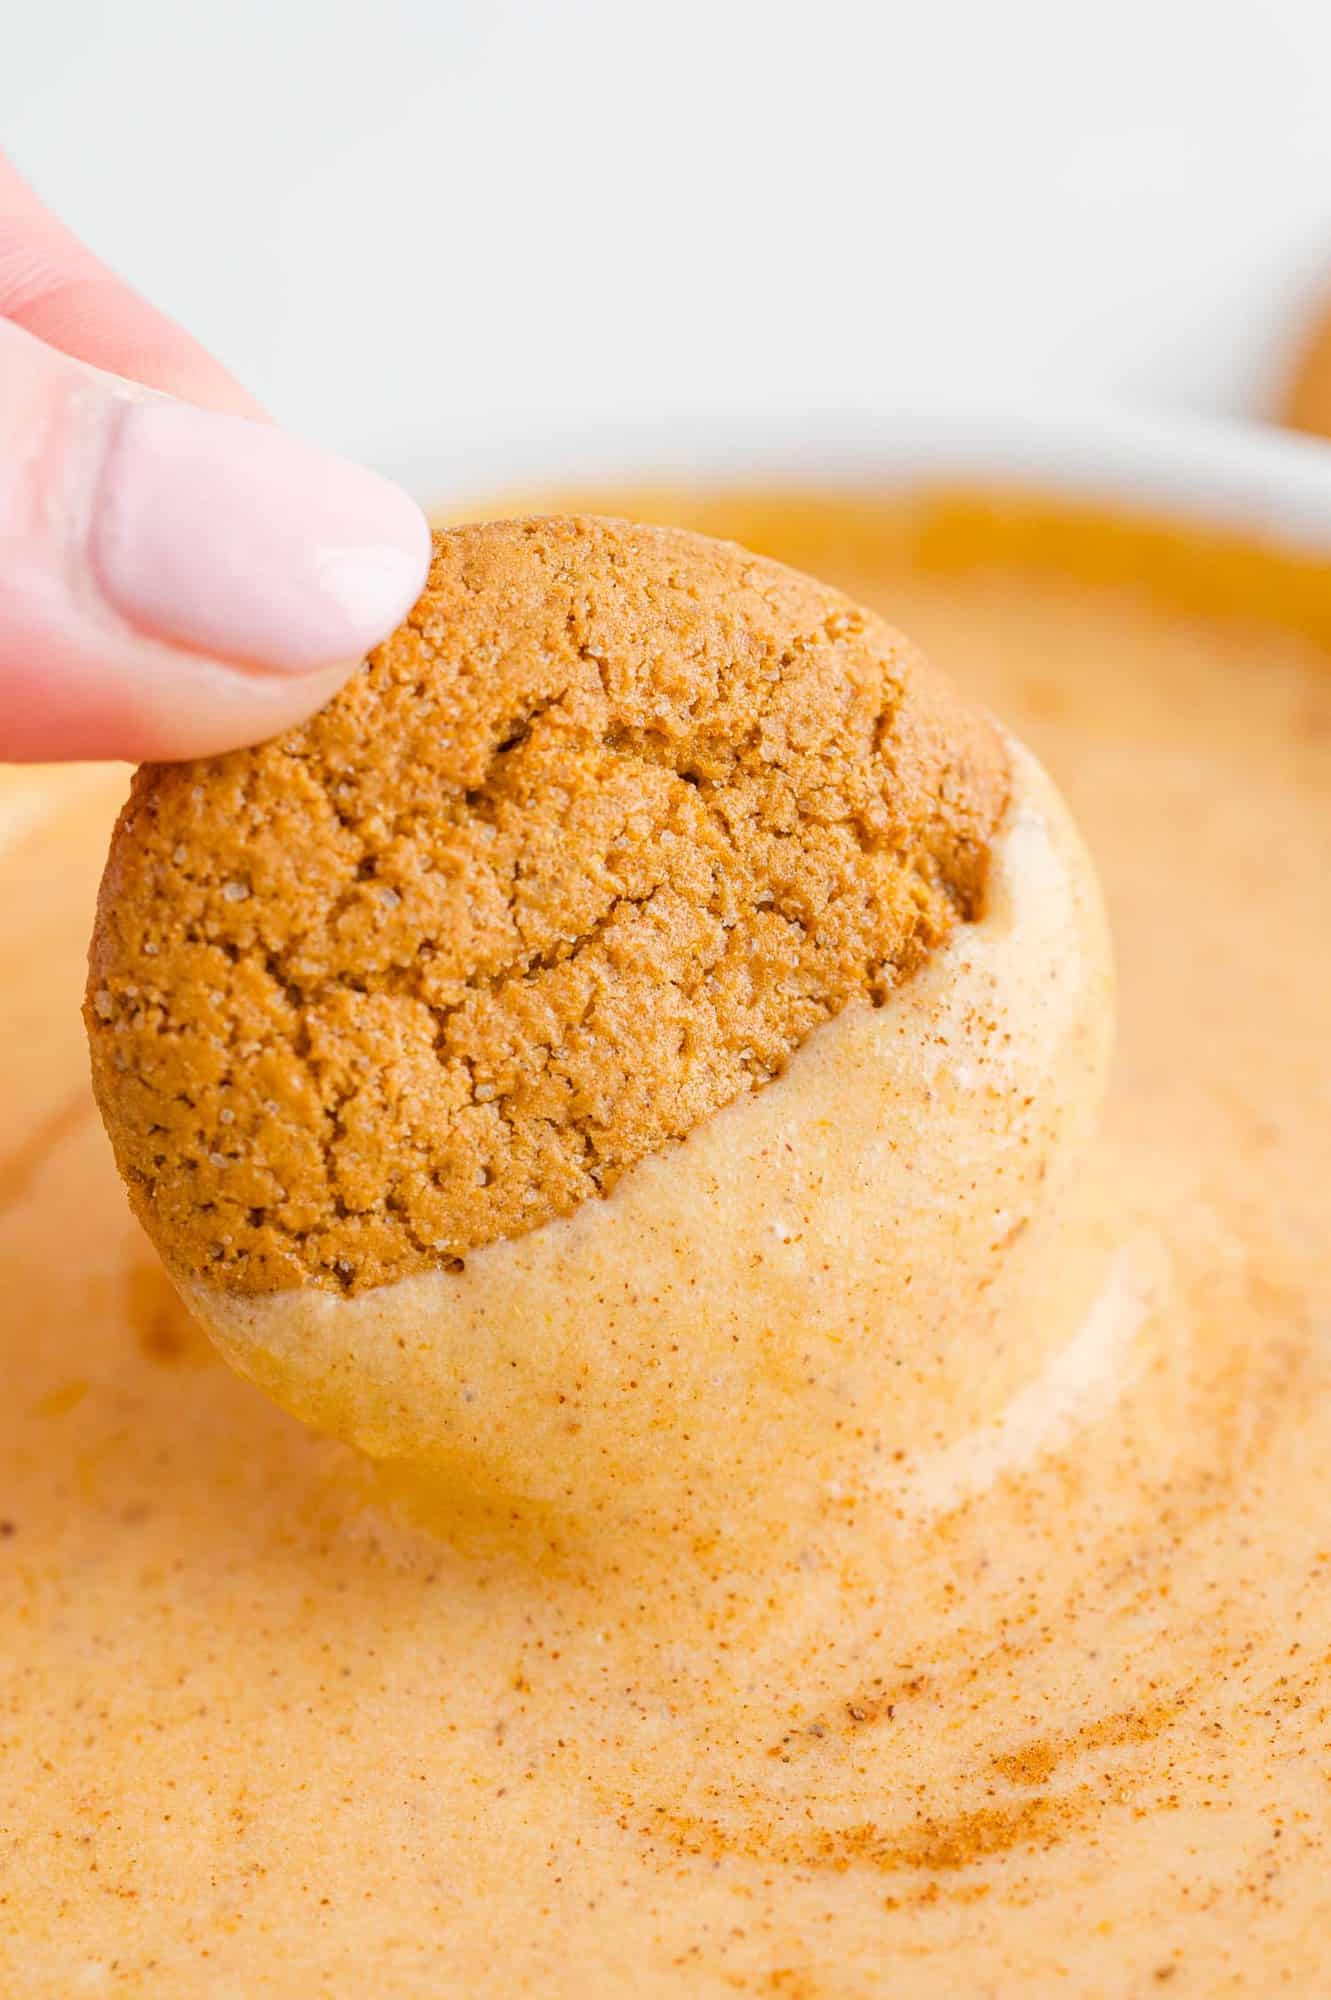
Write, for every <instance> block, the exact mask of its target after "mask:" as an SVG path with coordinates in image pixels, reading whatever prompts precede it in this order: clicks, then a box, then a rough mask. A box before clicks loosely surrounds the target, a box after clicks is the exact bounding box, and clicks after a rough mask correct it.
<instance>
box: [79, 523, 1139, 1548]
mask: <svg viewBox="0 0 1331 2000" xmlns="http://www.w3.org/2000/svg"><path fill="white" fill-rule="evenodd" d="M86 1013H87V1020H88V1025H89V1031H90V1035H91V1040H92V1051H93V1075H94V1081H95V1085H96V1088H97V1092H98V1098H99V1102H100V1103H101V1106H102V1109H103V1112H104V1115H105V1117H106V1119H107V1124H108V1129H109V1130H110V1132H111V1135H112V1139H113V1142H114V1144H115V1146H116V1152H117V1158H118V1160H119V1163H120V1166H121V1170H122V1172H123V1173H124V1174H125V1177H126V1180H127V1183H128V1186H129V1189H130V1193H131V1197H132V1199H133V1201H134V1205H135V1209H136V1212H137V1213H138V1215H139V1217H140V1219H141V1220H142V1221H143V1223H144V1225H145V1227H146V1228H147V1229H148V1231H149V1233H150V1235H152V1236H153V1238H154V1240H155V1241H156V1242H157V1244H158V1246H159V1248H160V1249H161V1251H162V1253H163V1255H164V1257H165V1258H166V1260H167V1263H168V1266H169V1268H170V1269H171V1270H172V1272H173V1274H174V1275H175V1277H176V1279H177V1281H178V1282H179V1283H180V1285H181V1287H182V1290H183V1292H184V1295H185V1297H186V1298H187V1299H188V1301H189V1303H190V1305H191V1307H192V1308H193V1310H194V1311H195V1312H196V1313H197V1314H198V1316H199V1317H200V1319H201V1320H202V1321H203V1323H204V1324H205V1325H207V1326H208V1327H209V1328H210V1329H211V1330H212V1331H213V1333H214V1335H215V1337H216V1338H217V1339H218V1341H219V1344H220V1345H221V1346H222V1349H223V1351H224V1352H225V1353H226V1354H227V1355H228V1357H229V1358H230V1359H232V1360H233V1361H235V1362H236V1364H237V1365H238V1366H240V1367H241V1368H242V1369H243V1370H244V1372H246V1373H248V1374H250V1375H252V1376H253V1377H254V1378H255V1379H256V1380H258V1381H260V1382H261V1383H263V1384H264V1386H266V1387H268V1388H270V1389H271V1390H272V1391H273V1393H275V1394H276V1395H277V1396H278V1397H279V1399H281V1400H283V1401H285V1402H287V1403H288V1404H289V1405H290V1407H292V1408H293V1409H295V1410H296V1411H297V1412H298V1413H299V1414H301V1415H303V1416H305V1417H307V1418H308V1419H310V1420H311V1421H314V1422H317V1423H318V1424H320V1425H321V1426H322V1427H323V1428H326V1429H332V1430H334V1431H336V1432H337V1433H339V1434H340V1435H343V1436H346V1437H348V1438H350V1439H352V1440H353V1441H354V1442H356V1443H358V1444H360V1445H362V1446H363V1447H365V1448H366V1449H368V1450H371V1451H373V1452H374V1453H375V1454H376V1456H379V1457H381V1458H390V1459H397V1460H407V1461H410V1462H411V1463H413V1464H415V1465H421V1466H428V1468H429V1472H430V1477H431V1480H432V1482H433V1484H434V1486H435V1488H436V1490H442V1489H444V1488H445V1487H447V1488H448V1489H450V1490H451V1491H452V1492H453V1493H454V1494H455V1496H458V1497H460V1498H462V1499H463V1500H464V1501H465V1503H466V1504H467V1505H470V1506H475V1505H476V1504H478V1503H479V1501H480V1500H481V1499H482V1498H484V1499H485V1501H486V1502H487V1503H489V1504H493V1505H496V1506H499V1507H501V1508H502V1507H507V1506H513V1505H529V1504H531V1503H538V1504H540V1505H541V1506H543V1507H546V1508H549V1509H552V1510H554V1514H555V1517H556V1518H562V1519H563V1520H564V1522H565V1524H566V1526H567V1524H568V1523H569V1522H571V1521H572V1520H575V1519H576V1520H582V1521H585V1520H586V1519H587V1518H588V1517H593V1516H598V1515H599V1516H601V1517H605V1516H611V1517H613V1518H615V1519H616V1520H619V1521H622V1520H623V1519H624V1518H625V1517H626V1516H627V1515H630V1514H633V1515H637V1516H641V1515H644V1514H646V1513H648V1512H651V1513H653V1514H654V1515H655V1516H656V1517H657V1518H658V1519H661V1518H671V1517H674V1516H677V1515H678V1513H679V1511H680V1509H681V1506H684V1507H686V1509H692V1508H696V1506H697V1505H698V1504H699V1501H698V1497H697V1496H699V1495H700V1494H701V1493H703V1492H704V1491H711V1492H712V1494H713V1500H714V1505H715V1508H716V1510H717V1512H718V1515H719V1516H723V1517H725V1518H726V1519H727V1520H728V1521H729V1522H730V1523H731V1525H732V1529H733V1528H735V1527H737V1525H738V1524H739V1523H740V1522H742V1521H744V1520H745V1519H746V1518H749V1520H750V1525H751V1527H752V1528H753V1529H754V1530H756V1531H760V1532H761V1533H762V1534H764V1535H765V1534H767V1533H768V1532H770V1525H769V1519H768V1517H769V1512H770V1505H771V1498H772V1495H771V1492H770V1489H771V1488H772V1486H773V1463H774V1461H773V1453H774V1449H776V1448H777V1446H778V1443H779V1441H780V1449H779V1452H778V1458H779V1463H780V1466H781V1472H780V1479H779V1492H780V1499H781V1505H782V1507H783V1508H786V1509H789V1508H790V1507H791V1506H792V1505H794V1504H795V1503H796V1499H797V1496H798V1497H799V1498H800V1501H801V1504H812V1502H813V1499H814V1497H815V1496H816V1495H817V1493H818V1492H820V1491H821V1490H822V1489H823V1488H824V1487H825V1485H826V1484H827V1482H828V1481H829V1480H835V1481H837V1482H839V1483H841V1484H843V1485H844V1483H845V1481H846V1479H847V1478H848V1477H849V1474H850V1468H849V1463H848V1461H849V1459H850V1457H851V1456H855V1457H856V1458H858V1459H859V1460H862V1461H864V1465H863V1466H862V1467H861V1471H863V1470H867V1468H868V1460H869V1459H870V1458H873V1459H879V1458H883V1457H887V1458H890V1455H891V1453H892V1452H893V1451H894V1450H897V1449H899V1448H900V1447H901V1446H902V1445H903V1444H904V1443H906V1442H907V1441H909V1440H911V1439H916V1438H918V1437H919V1436H920V1435H921V1434H922V1431H923V1430H925V1429H926V1428H927V1430H928V1432H929V1433H930V1434H933V1435H936V1436H938V1437H939V1438H941V1437H942V1436H943V1435H944V1434H945V1433H947V1434H953V1433H957V1432H959V1431H961V1430H964V1429H965V1428H966V1427H967V1426H969V1425H970V1424H972V1423H974V1422H975V1421H977V1420H979V1419H980V1418H982V1417H985V1416H988V1415H989V1414H990V1413H991V1410H992V1409H993V1408H996V1407H999V1406H1001V1404H1002V1402H1003V1400H1004V1399H1005V1398H1006V1397H1007V1395H1009V1394H1010V1393H1011V1391H1012V1389H1013V1388H1014V1387H1015V1386H1016V1385H1017V1384H1018V1383H1020V1382H1022V1381H1025V1380H1027V1379H1029V1378H1030V1376H1031V1375H1032V1374H1033V1373H1034V1372H1035V1371H1036V1369H1037V1368H1038V1366H1039V1363H1040V1360H1041V1357H1042V1355H1043V1353H1044V1351H1045V1349H1046V1346H1047V1344H1048V1343H1049V1342H1051V1341H1058V1340H1061V1339H1063V1338H1065V1337H1066V1335H1067V1332H1068V1330H1069V1325H1070V1314H1073V1313H1075V1312H1076V1311H1077V1310H1078V1309H1080V1308H1081V1307H1082V1306H1084V1303H1085V1300H1084V1296H1082V1292H1084V1288H1085V1282H1086V1273H1085V1271H1084V1270H1083V1269H1082V1267H1081V1265H1080V1264H1078V1262H1077V1260H1076V1259H1069V1260H1068V1261H1067V1266H1066V1268H1067V1269H1068V1270H1069V1271H1072V1270H1075V1271H1076V1273H1077V1285H1076V1286H1074V1287H1073V1290H1074V1293H1075V1294H1076V1296H1075V1298H1074V1299H1073V1300H1071V1301H1070V1302H1069V1305H1068V1307H1067V1309H1066V1310H1064V1311H1058V1310H1055V1309H1054V1306H1053V1302H1052V1301H1049V1302H1048V1304H1047V1308H1046V1310H1045V1311H1044V1312H1043V1313H1042V1315H1041V1319H1042V1325H1041V1327H1040V1330H1039V1331H1033V1330H1032V1327H1031V1324H1030V1322H1031V1314H1030V1313H1029V1312H1028V1311H1027V1310H1026V1309H1025V1288H1026V1287H1027V1286H1028V1285H1029V1284H1030V1283H1031V1282H1032V1279H1033V1276H1034V1274H1035V1273H1036V1272H1038V1274H1039V1277H1038V1282H1039V1284H1040V1286H1041V1288H1042V1289H1043V1290H1044V1291H1046V1292H1047V1291H1048V1289H1049V1278H1048V1259H1047V1257H1046V1256H1045V1254H1044V1245H1045V1242H1046V1237H1047V1235H1048V1231H1049V1229H1050V1228H1051V1227H1054V1226H1056V1211H1057V1210H1058V1205H1059V1197H1060V1196H1061V1193H1062V1190H1063V1188H1064V1185H1065V1183H1066V1181H1067V1179H1068V1177H1069V1172H1070V1167H1071V1163H1072V1161H1073V1160H1074V1159H1075V1158H1076V1156H1077V1154H1078V1152H1079V1150H1080V1148H1081V1146H1082V1145H1084V1143H1085V1140H1086V1137H1087V1136H1088V1133H1089V1129H1090V1125H1091V1123H1092V1121H1093V1119H1094V1116H1095V1112H1096V1109H1097V1107H1098V1103H1099V1099H1100V1095H1101V1092H1102V1084H1103V1074H1104V1067H1105V1059H1106V1054H1107V1048H1108V1030H1109V1019H1110V1007H1109V999H1108V970H1107V947H1106V944H1105V941H1104V936H1103V927H1102V920H1101V916H1100V911H1099V905H1098V900H1097V895H1096V891H1095V886H1094V881H1093V877H1092V874H1091V871H1090V868H1089V864H1088V863H1087V862H1086V860H1085V857H1084V855H1083V853H1082V851H1081V849H1080V847H1079V844H1078V843H1077V840H1076V837H1075V835H1074V834H1073V832H1072V830H1071V827H1070V825H1069V823H1068V822H1067V819H1066V815H1065V814H1064V812H1063V810H1062V807H1061V806H1060V804H1059V802H1058V801H1057V799H1056V798H1055V796H1054V794H1053V792H1052V788H1051V787H1050V786H1049V784H1048V782H1047V780H1045V779H1044V778H1043V776H1042V775H1041V774H1040V773H1039V771H1038V770H1037V769H1036V768H1035V767H1034V765H1033V763H1032V760H1031V759H1030V758H1029V756H1028V755H1027V754H1026V753H1025V752H1023V751H1021V750H1020V749H1018V748H1017V747H1015V746H1012V745H1010V744H1009V743H1008V742H1007V741H1006V740H1005V739H1004V738H1003V737H1002V735H1001V734H1000V732H999V731H998V730H997V729H996V728H995V726H994V725H993V724H992V723H991V722H990V721H989V720H988V719H987V718H986V717H985V716H984V715H983V714H981V713H980V712H979V711H978V710H976V709H974V708H971V707H969V706H967V705H965V704H963V703H962V702H961V701H960V700H959V699H958V698H957V696H956V695H955V694H954V693H953V691H952V689H951V688H950V686H949V685H948V684H947V683H946V682H945V681H944V680H942V679H941V677H939V676H938V675H937V674H936V673H935V672H934V670H933V669H932V668H931V667H930V666H929V664H928V663H927V662H926V661H925V659H924V658H923V656H922V655H921V654H920V653H919V652H918V651H917V650H916V649H914V648H913V647H911V646H910V645H908V643H907V642H906V641H905V640H903V639H902V638H901V637H900V636H899V635H898V634H897V633H895V632H893V631H892V630H891V629H890V628H889V627H887V626H885V625H884V624H883V623H882V622H881V621H880V620H879V619H878V618H876V617H875V616H873V615H872V614H870V613H867V612H865V611H863V610H862V609H860V608H859V607H858V606H856V605H855V604H853V603H852V602H850V601H849V600H848V599H846V598H844V597H843V596H841V595H840V594H839V593H838V592H835V591H832V590H829V589H828V588H827V587H825V586H823V585H821V584H817V583H815V582H813V581H812V580H811V579H809V578H807V577H803V576H800V575H798V574H796V573H794V572H792V571H790V570H786V569H783V568H781V567H779V566H778V565H776V564H774V563H771V562H767V561H763V560H761V559H760V558H758V557H755V556H753V555H752V554H750V553H748V552H747V551H744V550H742V549H739V548H736V547H734V546H733V545H728V544H725V543H721V542H717V541H712V540H707V539H704V538H702V537H699V536H694V535H689V534H686V533H684V532H681V531H678V530H669V529H663V528H655V529H653V528H644V527H640V526H638V527H635V526H631V525H629V524H627V523H623V522H614V521H605V520H599V519H571V520H560V519H555V520H532V521H516V522H501V523H495V524H490V525H483V526H479V527H472V528H462V529H458V530H454V531H452V532H450V533H445V534H442V535H440V536H439V538H438V541H437V545H436V552H435V560H434V565H433V568H432V571H431V575H430V580H429V584H428V586H427V589H426V592H425V594H424V596H423V598H422V600H421V602H420V603H419V605H418V606H417V607H416V610H415V611H414V612H413V614H412V616H411V618H410V619H409V621H408V622H407V624H406V626H405V627H404V628H403V630H402V631H401V632H400V633H399V634H398V635H397V636H396V637H395V638H394V639H392V640H390V641H389V642H388V644H387V645H386V646H384V647H383V648H382V649H381V650H380V651H379V652H378V653H377V654H376V655H375V656H374V657H373V659H372V660H371V661H370V663H369V665H368V667H367V668H366V670H365V671H364V673H363V674H362V675H361V676H360V677H359V678H358V680H356V681H355V682H353V683H352V685H351V686H350V687H349V688H348V689H347V690H345V691H344V692H343V693H342V694H341V695H340V696H339V697H338V698H337V699H336V700H334V702H332V703H331V704H330V706H329V707H328V708H327V709H326V710H325V711H324V712H323V714H322V715H320V716H318V717H316V718H315V719H314V721H312V722H311V723H309V724H307V725H306V726H305V727H304V728H303V729H301V730H298V731H295V732H293V733H292V734H291V735H289V736H287V737H283V738H279V739H277V740H276V741H275V742H273V743H270V744H267V745H264V746H262V747H261V748H259V749H257V750H254V751H247V752H240V753H236V754H233V755H231V756H229V757H226V758H221V759H216V760H213V761H211V762H209V763H206V764H199V765H188V766H176V767H158V768H155V769H152V770H145V771H143V772H140V774H139V776H138V778H137V779H136V781H135V788H134V792H133V794H132V796H131V799H130V802H129V804H128V806H127V807H126V810H125V812H124V814H123V815H122V818H121V822H120V825H119V827H118V829H117V832H116V836H115V838H114V840H113V843H112V849H111V857H110V861H109V863H108V867H107V873H106V880H105V884H104V888H103V893H102V897H101V901H100V907H99V917H98V928H97V933H96V936H95V938H94V941H93V949H92V955H91V968H90V975H89V1000H88V1006H87V1010H86ZM1057 1226H1060V1227H1061V1221H1059V1222H1058V1223H1057ZM1077 1286H1080V1287H1081V1288H1082V1290H1081V1291H1080V1292H1079V1291H1077ZM852 1425H853V1426H855V1427H856V1428H857V1429H858V1431H859V1432H860V1433H861V1441H860V1446H859V1449H858V1452H857V1453H855V1454H851V1453H849V1451H848V1444H847V1431H848V1428H849V1427H850V1426H852ZM764 1489H768V1493H767V1504H766V1505H765V1506H764V1505H761V1504H756V1503H757V1501H758V1496H759V1495H760V1494H761V1493H762V1492H763V1490H764ZM687 1496H693V1497H692V1498H688V1497H687Z"/></svg>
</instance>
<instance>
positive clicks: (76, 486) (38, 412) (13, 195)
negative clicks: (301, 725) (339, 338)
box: [0, 156, 429, 761]
mask: <svg viewBox="0 0 1331 2000" xmlns="http://www.w3.org/2000/svg"><path fill="white" fill-rule="evenodd" d="M428 561H429V532H428V529H427V526H426V522H425V519H424V516H423V515H422V514H421V512H420V509H419V508H418V507H417V506H416V505H415V503H414V502H413V501H411V500H410V499H408V497H407V496H406V494H405V493H402V492H401V491H400V490H399V489H398V488H397V487H395V486H392V485H390V484H389V483H388V482H387V481H386V480H383V479H380V478H379V477H378V476H377V475H376V474H374V473H371V472H368V471H365V470H364V469H362V468H361V467H359V466H355V465H351V464H349V463H348V462H347V461H346V460H344V459H337V458H332V457H330V456H328V455H327V454H326V453H324V452H321V451H317V450H315V449H314V448H313V447H312V446H309V445H306V444H302V443H300V442H298V441H297V440H296V439H294V438H291V437H288V436H286V435H285V434H284V433H283V432H282V431H280V430H278V429H276V427H275V426H273V425H271V424H269V423H268V422H267V421H266V420H265V418H264V415H263V412H262V411H261V410H260V409H259V406H258V405H257V404H256V403H255V402H254V401H253V399H252V398H251V397H250V396H248V395H247V394H246V393H245V391H244V390H243V389H242V388H240V386H239V385H238V384H237V383H236V382H234V381H233V380H232V379H231V377H230V376H229V375H228V374H227V373H226V371H225V370H224V369H223V368H222V367H220V366H219V364H218V363H217V362H216V361H214V360H213V359H212V357H211V356H210V355H208V354H206V353H205V352H204V350H203V349H202V348H201V347H199V346H198V344H197V343H196V342H195V341H193V340H192V339H191V338H190V337H189V335H188V334H185V333H182V332H181V331H180V329H179V328H178V327H176V326H173V325H172V323H171V322H170V321H169V320H167V319H165V318H164V317H163V316H162V315H161V314H160V313H158V312H156V311H154V309H153V308H152V307H151V306H149V305H148V304H146V303H145V301H143V300H142V299H140V298H139V297H137V295H136V294H135V293H134V292H132V291H131V290H130V289H129V287H128V286H126V285H124V284H122V283H121V282H120V280H119V279H118V278H116V277H115V276H114V275H113V274H112V273H111V272H109V271H107V270H106V269H105V268H104V267H103V266H102V265H101V264H100V263H98V261H97V259H96V258H95V257H93V256H92V254H91V253H90V252H89V251H88V250H86V249H85V248H84V247H83V245H82V244H81V243H79V242H78V241H77V240H76V238H75V237H74V236H72V235H71V234H70V232H69V231H68V230H67V229H66V228H65V227H64V225H63V224H62V223H60V222H58V221H57V220H56V219H55V218H54V217H53V216H51V215H50V214H48V213H47V211H46V210H45V209H44V208H43V207H42V206H41V204H40V202H39V201H38V200H37V198H36V196H35V195H34V194H33V193H32V191H31V189H30V188H28V187H27V186H26V184H25V183H24V182H23V181H22V180H21V179H20V177H19V175H18V174H17V173H16V172H15V170H14V169H13V167H12V166H10V165H9V164H8V162H7V161H6V160H5V159H4V158H3V156H0V758H9V759H13V760H21V761H27V760H32V759H39V758H73V757H126V758H134V759H140V758H177V757H190V756H199V755H206V754H208V753H211V752H213V751H217V750H223V749H228V748H230V747H232V746H234V745H236V744H240V743H251V742H255V741H257V740H259V739H260V738H262V737H266V736H271V735H274V734H275V733H277V732H278V731H280V730H282V729H285V728H287V727H288V726H289V725H291V724H293V723H295V722H298V721H300V720H301V719H302V718H303V717H304V716H306V715H308V714H310V713H311V712H312V711H313V710H314V709H316V708H317V707H319V705H320V704H321V703H322V702H324V701H326V700H327V699H328V697H329V696H330V695H331V694H333V693H334V691H335V690H336V689H337V687H338V686H339V685H340V684H341V682H342V681H343V680H344V679H345V678H346V676H347V674H348V673H350V672H351V671H352V670H353V669H354V668H355V666H356V665H357V663H358V662H359V660H360V659H361V658H362V657H363V656H364V654H365V652H366V651H367V650H368V649H369V648H370V647H371V646H373V645H375V644H376V643H377V642H378V641H379V640H380V639H382V638H384V637H385V636H386V635H387V633H389V632H390V631H391V630H392V629H393V627H394V626H395V625H396V624H398V623H399V622H400V620H401V619H402V617H403V616H404V615H405V613H406V612H407V611H408V610H409V609H410V607H411V605H412V603H413V602H414V601H415V598H416V596H417V594H418V593H419V591H420V588H421V585H422V583H423V582H424V579H425V572H426V568H427V565H428Z"/></svg>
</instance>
